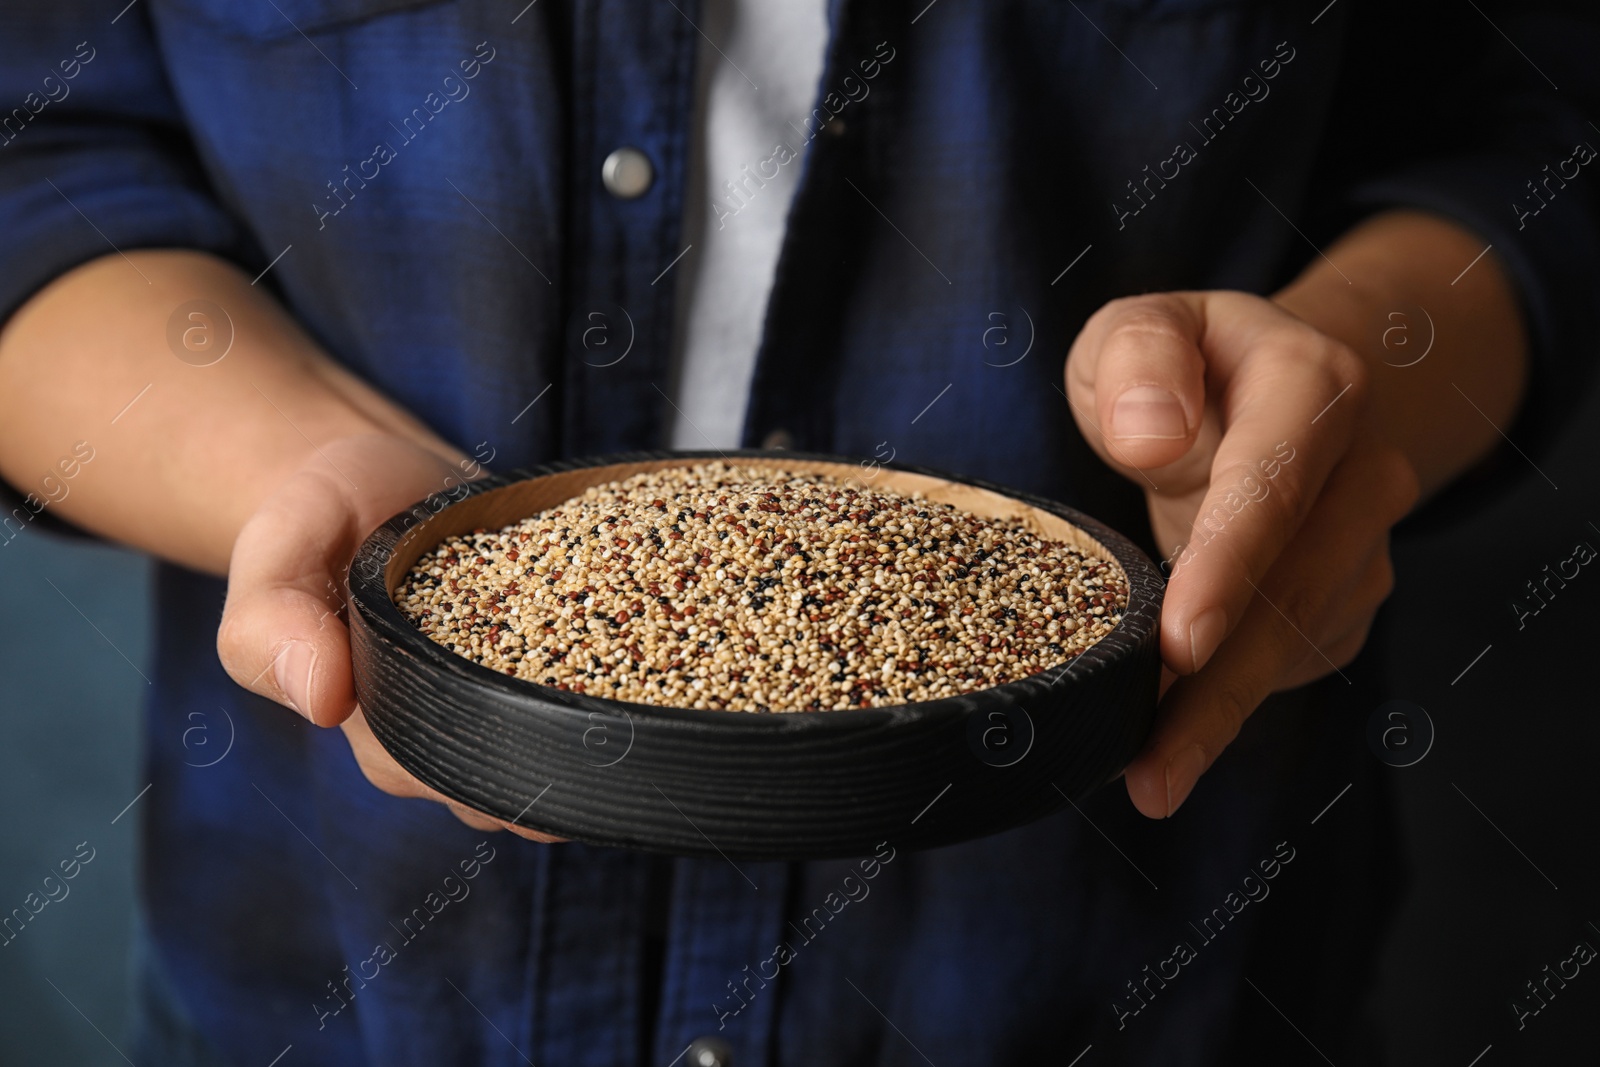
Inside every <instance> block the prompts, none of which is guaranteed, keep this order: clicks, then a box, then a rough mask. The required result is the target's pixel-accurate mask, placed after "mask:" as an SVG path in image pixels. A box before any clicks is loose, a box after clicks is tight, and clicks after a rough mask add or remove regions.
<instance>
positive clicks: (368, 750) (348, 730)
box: [341, 708, 566, 844]
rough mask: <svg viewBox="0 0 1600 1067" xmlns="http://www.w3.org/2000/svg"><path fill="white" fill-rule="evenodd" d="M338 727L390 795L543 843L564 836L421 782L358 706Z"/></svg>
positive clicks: (369, 777) (372, 779) (479, 827)
mask: <svg viewBox="0 0 1600 1067" xmlns="http://www.w3.org/2000/svg"><path fill="white" fill-rule="evenodd" d="M341 728H342V729H343V731H344V736H345V739H346V740H347V741H348V742H349V744H350V752H351V754H352V755H354V756H355V758H356V766H358V767H360V768H361V773H362V774H363V775H364V776H366V779H367V781H368V782H370V783H372V785H374V786H375V787H377V788H378V789H380V790H382V791H383V792H385V793H388V794H389V795H390V796H395V797H407V798H416V799H419V800H431V801H434V802H435V803H438V804H443V805H444V806H445V807H447V808H449V809H450V813H451V814H452V815H454V816H455V817H456V818H457V819H460V820H461V821H462V822H464V823H466V824H467V825H468V826H470V827H472V828H473V829H475V830H489V831H499V830H510V831H511V832H512V833H514V834H516V835H517V836H518V837H523V838H527V839H528V840H529V841H538V842H541V843H543V844H558V843H561V842H563V841H565V840H566V838H563V837H554V836H552V835H550V834H546V833H542V832H540V831H538V830H533V829H530V828H528V827H526V826H520V825H517V824H516V823H508V822H505V821H504V820H501V819H497V818H495V817H494V816H493V815H489V814H486V813H484V812H481V811H478V810H476V809H474V808H470V807H468V806H467V805H465V804H462V803H461V802H460V801H457V800H453V799H451V798H450V797H447V796H445V795H444V794H443V793H441V792H439V791H438V790H437V789H434V788H432V787H431V786H428V785H426V784H424V783H423V782H421V781H420V780H418V779H417V778H416V776H414V775H413V774H411V772H409V771H407V770H406V769H405V768H404V767H402V766H400V764H399V763H398V762H396V760H395V758H394V757H393V756H391V755H389V751H388V749H386V748H384V747H383V742H381V741H379V740H378V738H377V735H375V734H374V733H373V732H372V727H371V726H370V725H369V724H368V723H367V718H366V716H365V715H363V714H362V713H361V709H360V708H357V709H356V711H355V714H353V715H351V716H350V718H348V719H346V720H345V722H344V723H343V724H342V726H341Z"/></svg>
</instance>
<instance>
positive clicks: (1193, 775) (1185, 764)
mask: <svg viewBox="0 0 1600 1067" xmlns="http://www.w3.org/2000/svg"><path fill="white" fill-rule="evenodd" d="M1205 772H1206V754H1205V750H1204V749H1202V748H1201V747H1200V746H1199V745H1190V746H1189V747H1188V748H1186V749H1184V750H1183V751H1182V752H1179V753H1178V754H1177V755H1176V756H1173V757H1172V759H1170V760H1168V761H1167V818H1169V819H1170V818H1172V813H1173V812H1175V811H1177V810H1178V808H1179V807H1181V806H1182V805H1183V802H1184V801H1185V800H1188V799H1189V793H1190V791H1191V790H1193V789H1194V784H1195V783H1196V782H1198V781H1199V780H1200V776H1201V775H1202V774H1204V773H1205Z"/></svg>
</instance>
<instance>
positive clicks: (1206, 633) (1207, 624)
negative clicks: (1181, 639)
mask: <svg viewBox="0 0 1600 1067" xmlns="http://www.w3.org/2000/svg"><path fill="white" fill-rule="evenodd" d="M1227 634H1228V614H1227V612H1225V611H1223V610H1222V609H1221V608H1207V609H1206V610H1204V611H1202V612H1201V613H1200V614H1199V615H1197V616H1195V620H1194V621H1193V622H1191V623H1190V624H1189V660H1190V661H1191V662H1192V663H1193V664H1194V669H1195V670H1197V671H1198V670H1199V669H1200V668H1201V667H1204V666H1205V665H1206V662H1207V661H1208V660H1209V659H1211V657H1212V656H1213V655H1214V654H1215V653H1216V651H1217V646H1218V645H1220V644H1222V639H1223V638H1224V637H1226V636H1227Z"/></svg>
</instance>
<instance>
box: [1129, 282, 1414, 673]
mask: <svg viewBox="0 0 1600 1067" xmlns="http://www.w3.org/2000/svg"><path fill="white" fill-rule="evenodd" d="M1235 296H1236V294H1217V295H1216V301H1217V303H1218V305H1219V306H1215V307H1212V308H1211V309H1210V311H1209V313H1208V319H1207V322H1208V331H1207V336H1206V339H1205V341H1204V342H1203V344H1204V346H1205V348H1206V351H1207V352H1208V353H1213V354H1216V355H1215V358H1214V359H1213V366H1214V367H1215V368H1216V370H1217V373H1218V375H1219V376H1220V377H1221V378H1223V379H1224V380H1225V385H1224V386H1223V389H1222V400H1221V404H1222V419H1223V422H1224V424H1225V427H1226V429H1225V431H1224V433H1223V435H1222V439H1221V441H1219V442H1218V444H1217V449H1216V454H1215V456H1214V457H1213V458H1212V460H1211V476H1210V485H1209V488H1208V489H1207V490H1206V493H1205V496H1204V498H1203V499H1202V501H1201V503H1200V507H1199V511H1198V512H1197V514H1196V516H1195V519H1194V521H1193V523H1192V524H1191V528H1190V531H1189V538H1188V547H1187V548H1186V549H1185V550H1184V552H1183V553H1182V555H1181V556H1180V558H1179V562H1178V565H1177V567H1176V568H1175V570H1174V573H1173V578H1172V581H1171V583H1170V584H1169V585H1168V588H1167V595H1166V598H1165V601H1164V603H1163V608H1162V615H1161V650H1162V657H1163V659H1164V660H1165V661H1166V663H1167V664H1168V665H1169V666H1170V667H1172V668H1173V669H1174V670H1176V671H1179V672H1181V673H1192V672H1194V671H1196V670H1199V669H1200V668H1201V667H1203V666H1204V665H1205V663H1206V661H1207V660H1208V659H1209V658H1210V657H1211V655H1212V653H1213V652H1215V651H1216V649H1217V647H1218V646H1219V645H1221V644H1222V641H1223V639H1224V638H1226V637H1227V635H1228V634H1229V633H1230V632H1231V630H1232V629H1233V627H1234V624H1235V623H1236V622H1238V620H1239V619H1240V618H1241V617H1242V616H1243V614H1244V611H1245V608H1246V606H1247V605H1248V604H1249V603H1250V601H1251V599H1252V598H1253V597H1254V596H1255V595H1256V588H1257V587H1259V586H1260V585H1261V582H1262V581H1263V579H1264V577H1265V576H1266V574H1267V573H1268V571H1270V570H1271V569H1272V566H1273V564H1274V562H1275V561H1276V560H1277V558H1278V555H1279V553H1281V552H1282V551H1283V550H1284V547H1285V546H1286V545H1288V544H1289V543H1290V541H1291V540H1292V539H1293V538H1294V537H1295V535H1296V533H1297V532H1298V531H1299V530H1300V528H1301V524H1302V523H1303V522H1304V521H1305V519H1306V516H1307V514H1308V513H1309V512H1310V510H1311V508H1312V507H1313V505H1314V504H1315V503H1316V501H1317V500H1318V499H1319V497H1320V496H1321V494H1322V490H1323V487H1324V485H1325V483H1326V482H1327V479H1328V476H1329V475H1330V473H1331V472H1332V471H1333V469H1334V467H1335V466H1336V465H1338V464H1339V463H1340V462H1341V461H1342V460H1343V458H1344V456H1345V454H1346V452H1347V451H1348V450H1349V448H1350V444H1351V441H1352V440H1353V438H1354V431H1355V424H1356V419H1357V414H1358V412H1359V411H1360V410H1361V408H1362V403H1363V396H1362V394H1363V393H1364V391H1365V388H1366V377H1367V373H1366V366H1365V364H1364V363H1362V361H1361V359H1360V357H1359V356H1357V355H1356V354H1355V353H1354V352H1353V351H1351V350H1350V349H1348V348H1346V347H1345V346H1344V345H1342V344H1340V343H1338V342H1336V341H1333V340H1331V339H1329V338H1327V337H1325V336H1323V335H1322V334H1320V333H1318V332H1316V331H1315V330H1312V329H1311V328H1310V327H1308V326H1305V325H1304V324H1301V323H1299V322H1298V320H1294V319H1290V318H1289V317H1288V316H1287V315H1284V316H1282V318H1281V320H1280V319H1278V318H1277V317H1273V318H1271V319H1268V320H1264V319H1263V317H1262V316H1261V315H1260V314H1259V313H1258V314H1256V315H1255V316H1253V317H1251V316H1248V315H1246V314H1245V313H1244V311H1243V310H1242V309H1233V308H1229V307H1227V306H1226V305H1227V303H1228V300H1227V298H1229V297H1235ZM1237 299H1239V300H1253V299H1254V298H1247V297H1244V296H1242V295H1238V296H1237ZM1223 320H1226V321H1228V322H1229V323H1231V324H1230V325H1215V324H1216V323H1218V322H1219V321H1223ZM1246 320H1248V321H1246ZM1263 321H1266V322H1267V324H1266V325H1260V324H1261V323H1262V322H1263ZM1241 323H1243V324H1242V325H1241ZM1378 477H1380V478H1381V479H1382V480H1383V481H1384V483H1385V487H1384V488H1383V490H1382V491H1384V492H1389V491H1391V489H1390V488H1389V486H1390V483H1391V482H1393V483H1398V482H1399V481H1401V480H1403V475H1399V474H1396V473H1395V472H1393V471H1391V470H1389V469H1388V468H1386V469H1385V470H1384V471H1382V472H1380V473H1379V475H1378ZM1413 480H1414V479H1413ZM1407 506H1409V501H1408V502H1407Z"/></svg>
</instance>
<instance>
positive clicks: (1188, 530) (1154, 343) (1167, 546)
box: [1066, 211, 1528, 818]
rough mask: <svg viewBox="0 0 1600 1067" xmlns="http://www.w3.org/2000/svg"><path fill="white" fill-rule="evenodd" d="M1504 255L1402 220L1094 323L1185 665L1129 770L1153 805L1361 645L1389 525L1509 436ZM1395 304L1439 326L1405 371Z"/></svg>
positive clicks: (1094, 407)
mask: <svg viewBox="0 0 1600 1067" xmlns="http://www.w3.org/2000/svg"><path fill="white" fill-rule="evenodd" d="M1487 251H1488V250H1487V249H1485V248H1484V241H1483V238H1482V237H1480V236H1479V235H1477V234H1475V233H1473V232H1472V231H1470V230H1467V229H1466V228H1464V227H1462V226H1459V225H1457V224H1456V223H1454V222H1452V221H1449V220H1447V219H1444V218H1441V217H1439V216H1435V215H1429V214H1425V213H1422V212H1416V211H1392V212H1386V213H1384V214H1380V215H1376V216H1373V217H1372V218H1369V219H1367V220H1365V221H1364V222H1362V223H1361V224H1360V225H1358V226H1356V227H1355V228H1354V229H1352V230H1351V231H1350V232H1349V233H1347V234H1346V235H1345V236H1344V237H1342V238H1341V239H1340V240H1339V241H1338V242H1337V243H1335V244H1334V245H1332V246H1331V247H1329V248H1328V249H1326V251H1325V253H1324V254H1320V255H1319V256H1318V257H1317V258H1315V259H1313V260H1311V261H1310V265H1309V266H1307V267H1306V269H1305V270H1304V272H1302V273H1301V275H1300V277H1298V278H1297V279H1295V281H1294V282H1293V283H1292V284H1291V285H1290V286H1288V287H1287V288H1286V289H1284V290H1282V291H1281V292H1279V293H1277V294H1276V295H1275V296H1274V297H1273V298H1272V299H1271V300H1265V299H1262V298H1260V297H1256V296H1251V295H1248V294H1245V293H1236V292H1193V293H1164V294H1155V295H1151V296H1141V297H1131V298H1129V299H1125V300H1116V301H1113V302H1112V303H1110V304H1107V305H1106V306H1105V307H1103V308H1102V309H1100V310H1099V311H1098V312H1096V313H1095V314H1094V315H1093V316H1092V317H1091V318H1090V319H1089V321H1088V322H1087V323H1086V324H1085V326H1084V328H1083V331H1082V332H1081V333H1080V334H1079V336H1078V338H1077V340H1076V342H1075V343H1074V344H1073V346H1072V351H1071V353H1070V354H1069V356H1068V358H1067V368H1066V378H1067V390H1068V396H1069V398H1070V400H1071V402H1072V409H1073V412H1074V414H1075V416H1076V418H1077V421H1078V426H1079V428H1080V429H1081V430H1082V432H1083V435H1084V437H1085V438H1087V439H1088V441H1089V442H1090V444H1091V445H1093V447H1094V448H1095V450H1096V451H1097V452H1098V453H1099V455H1100V456H1101V458H1102V459H1104V460H1105V461H1106V462H1107V463H1109V464H1111V465H1112V466H1113V467H1115V468H1116V469H1117V470H1119V471H1121V472H1122V473H1123V474H1124V475H1126V476H1127V477H1128V478H1130V479H1132V480H1133V481H1134V482H1135V483H1137V484H1139V485H1141V486H1143V487H1144V489H1145V497H1146V499H1147V501H1148V503H1149V507H1150V518H1151V523H1152V526H1153V528H1154V532H1155V536H1156V541H1157V543H1158V544H1159V545H1160V546H1161V547H1162V549H1163V551H1164V552H1168V553H1171V556H1170V558H1169V559H1168V560H1167V561H1166V562H1165V563H1164V564H1163V570H1164V571H1165V572H1167V573H1168V574H1169V575H1170V578H1171V581H1170V582H1169V584H1168V586H1167V593H1166V600H1165V604H1164V607H1163V609H1162V616H1161V656H1162V660H1163V661H1164V662H1165V664H1166V666H1167V668H1168V672H1169V673H1168V674H1166V675H1165V677H1164V679H1163V680H1164V683H1165V685H1164V695H1163V698H1162V702H1161V709H1160V713H1159V715H1158V719H1157V724H1156V728H1155V731H1154V733H1153V735H1152V736H1151V739H1150V743H1149V745H1148V747H1147V748H1146V749H1145V751H1144V752H1143V753H1141V754H1140V755H1139V756H1138V757H1137V758H1136V759H1135V760H1134V761H1133V762H1132V763H1131V764H1129V765H1128V767H1127V770H1126V772H1125V774H1124V778H1125V780H1126V784H1127V787H1128V795H1129V796H1130V797H1131V798H1132V800H1133V803H1134V805H1135V806H1136V807H1138V809H1139V810H1140V811H1142V812H1143V813H1144V814H1146V815H1148V816H1151V817H1152V818H1163V817H1165V816H1168V815H1171V814H1172V813H1173V812H1174V811H1176V810H1177V808H1178V806H1179V805H1180V804H1182V803H1183V802H1184V799H1185V798H1186V797H1188V795H1189V791H1190V790H1191V789H1193V788H1194V785H1195V782H1196V781H1197V780H1198V779H1199V777H1200V776H1201V775H1202V774H1204V773H1205V771H1206V769H1207V768H1209V767H1210V766H1211V764H1212V762H1213V761H1215V760H1216V758H1217V756H1218V755H1220V754H1221V752H1222V750H1223V749H1224V748H1226V747H1227V746H1228V744H1229V743H1230V742H1231V741H1232V740H1233V738H1234V737H1235V736H1236V735H1237V734H1238V732H1239V728H1240V727H1241V726H1242V725H1243V723H1244V721H1245V719H1247V718H1249V716H1250V715H1251V713H1252V712H1254V711H1255V709H1256V707H1257V706H1258V705H1259V704H1260V703H1261V701H1262V700H1263V699H1265V698H1266V696H1267V695H1268V694H1270V693H1273V692H1275V691H1277V690H1280V689H1288V688H1292V687H1294V686H1299V685H1304V684H1305V683H1307V682H1309V681H1312V680H1313V679H1316V678H1319V677H1321V676H1323V675H1325V674H1329V673H1331V672H1334V671H1337V670H1339V669H1340V668H1342V667H1344V666H1345V665H1346V664H1348V663H1349V662H1350V661H1351V660H1352V659H1353V658H1354V657H1355V655H1356V653H1357V652H1358V651H1360V649H1361V646H1362V644H1363V643H1364V642H1365V640H1366V636H1367V630H1368V628H1369V627H1370V626H1371V624H1372V618H1373V615H1374V614H1375V612H1376V611H1377V609H1378V606H1379V605H1380V604H1381V603H1382V602H1383V600H1384V598H1385V597H1386V596H1388V594H1389V590H1390V589H1391V587H1392V586H1393V583H1394V577H1393V571H1392V568H1391V566H1390V561H1389V529H1390V527H1391V526H1393V525H1394V524H1395V523H1396V522H1398V521H1399V520H1400V518H1401V517H1402V516H1403V515H1405V514H1406V512H1407V511H1409V510H1410V508H1411V507H1412V506H1413V505H1414V504H1415V502H1416V501H1417V499H1418V498H1419V495H1426V494H1429V493H1431V492H1433V491H1435V490H1437V489H1438V488H1440V487H1441V486H1443V485H1445V484H1446V483H1448V482H1449V481H1450V480H1451V479H1453V478H1454V477H1456V476H1457V475H1458V474H1460V473H1461V472H1462V471H1464V470H1465V469H1467V468H1468V467H1469V466H1471V465H1472V464H1473V463H1474V462H1476V461H1477V460H1478V459H1480V458H1481V457H1483V456H1484V455H1486V454H1487V453H1488V452H1489V451H1490V450H1491V449H1492V448H1494V447H1495V446H1496V445H1498V444H1499V440H1500V429H1499V428H1500V427H1501V426H1506V425H1509V423H1510V422H1511V420H1512V419H1513V418H1514V417H1515V414H1516V410H1517V406H1518V405H1519V403H1520V402H1521V398H1522V393H1523V389H1524V385H1525V381H1526V376H1527V362H1528V357H1527V336H1526V330H1525V327H1524V324H1523V321H1522V315H1521V311H1520V309H1519V307H1518V304H1517V297H1516V292H1515V290H1514V289H1513V287H1512V285H1511V281H1510V277H1509V275H1508V273H1507V272H1506V270H1505V269H1504V267H1503V266H1502V265H1501V263H1500V261H1499V259H1498V257H1496V256H1494V255H1487V254H1486V253H1487ZM1418 311H1422V312H1425V313H1426V314H1425V317H1423V319H1422V320H1416V318H1415V317H1416V313H1417V312H1418ZM1397 316H1398V317H1399V321H1406V320H1408V319H1412V320H1413V321H1414V322H1415V327H1416V329H1417V331H1418V332H1419V334H1420V331H1421V329H1422V322H1423V321H1426V322H1427V323H1428V325H1429V326H1430V327H1431V329H1432V330H1433V331H1434V333H1433V334H1432V335H1431V336H1430V337H1429V338H1428V339H1427V340H1426V341H1423V340H1422V339H1421V338H1420V336H1419V337H1418V339H1417V341H1418V343H1417V344H1416V345H1414V346H1413V347H1411V348H1409V349H1407V350H1406V351H1405V352H1404V353H1403V355H1404V357H1405V358H1404V360H1403V361H1402V362H1400V363H1390V362H1388V361H1387V360H1386V359H1385V347H1384V346H1385V343H1386V341H1385V338H1387V337H1388V336H1389V333H1391V332H1392V329H1391V327H1393V326H1394V324H1395V322H1396V321H1397ZM1419 348H1420V349H1421V350H1422V351H1423V352H1424V354H1425V356H1427V358H1422V357H1415V356H1413V355H1412V353H1414V352H1416V351H1417V350H1418V349H1419ZM1430 353H1431V355H1430ZM1174 679H1176V680H1174Z"/></svg>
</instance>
